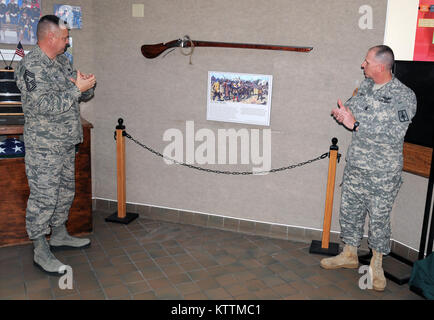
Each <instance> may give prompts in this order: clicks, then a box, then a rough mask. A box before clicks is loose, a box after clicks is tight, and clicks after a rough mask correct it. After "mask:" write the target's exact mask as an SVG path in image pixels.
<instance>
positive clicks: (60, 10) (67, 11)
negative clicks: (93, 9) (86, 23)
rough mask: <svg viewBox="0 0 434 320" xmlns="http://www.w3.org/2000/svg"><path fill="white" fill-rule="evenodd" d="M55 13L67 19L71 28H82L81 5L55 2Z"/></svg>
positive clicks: (64, 19)
mask: <svg viewBox="0 0 434 320" xmlns="http://www.w3.org/2000/svg"><path fill="white" fill-rule="evenodd" d="M54 15H55V16H57V17H59V18H60V19H62V20H63V21H66V23H67V24H68V26H69V28H71V29H81V7H75V6H69V5H65V4H55V5H54Z"/></svg>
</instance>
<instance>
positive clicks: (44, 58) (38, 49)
mask: <svg viewBox="0 0 434 320" xmlns="http://www.w3.org/2000/svg"><path fill="white" fill-rule="evenodd" d="M35 51H36V53H37V54H38V55H39V56H40V57H41V62H42V63H44V64H46V65H47V66H52V65H53V64H54V63H55V61H57V57H56V58H54V59H53V60H51V59H50V58H49V57H48V56H47V54H46V53H45V52H44V51H43V50H42V49H41V47H40V46H39V45H36V47H35Z"/></svg>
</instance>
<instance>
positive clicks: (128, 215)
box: [105, 212, 139, 224]
mask: <svg viewBox="0 0 434 320" xmlns="http://www.w3.org/2000/svg"><path fill="white" fill-rule="evenodd" d="M138 216H139V215H138V214H137V213H131V212H127V213H126V215H125V218H119V217H118V213H117V212H115V213H113V214H111V215H109V216H108V217H107V218H105V221H107V222H115V223H122V224H129V223H130V222H131V221H133V220H134V219H136V218H137V217H138Z"/></svg>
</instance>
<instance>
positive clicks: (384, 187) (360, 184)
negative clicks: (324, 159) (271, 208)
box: [321, 46, 416, 291]
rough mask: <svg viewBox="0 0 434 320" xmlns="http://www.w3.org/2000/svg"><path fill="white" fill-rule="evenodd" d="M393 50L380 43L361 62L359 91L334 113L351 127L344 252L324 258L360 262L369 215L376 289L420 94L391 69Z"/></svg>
mask: <svg viewBox="0 0 434 320" xmlns="http://www.w3.org/2000/svg"><path fill="white" fill-rule="evenodd" d="M393 63H394V55H393V51H392V50H391V49H390V48H389V47H387V46H376V47H373V48H371V49H370V50H369V51H368V54H367V56H366V58H365V61H364V62H363V63H362V69H363V70H364V74H365V79H364V81H363V82H362V83H361V84H360V87H359V88H358V90H357V93H356V94H355V95H354V96H353V97H352V98H350V99H349V100H348V101H347V102H346V103H345V106H344V105H342V102H341V101H340V100H339V101H338V105H339V107H338V108H336V109H334V110H333V111H332V115H333V116H334V117H335V118H336V120H337V121H338V122H339V123H343V125H344V126H345V127H347V128H348V129H350V130H352V131H353V133H352V140H351V144H350V146H349V149H348V152H347V159H346V160H347V163H346V166H345V170H344V177H343V185H342V199H341V208H340V217H339V222H340V226H341V237H342V240H343V242H344V243H345V247H344V250H343V252H342V253H341V254H340V255H338V256H336V257H333V258H327V259H323V260H322V261H321V266H322V267H323V268H326V269H335V268H342V267H343V268H357V267H358V257H357V247H358V246H359V245H360V242H361V240H362V238H363V228H364V225H365V218H366V214H368V216H369V231H368V245H369V247H370V248H371V249H372V251H373V257H372V259H371V263H370V269H369V270H370V275H371V280H372V284H373V288H374V290H377V291H383V290H384V288H385V286H386V279H385V277H384V271H383V269H382V256H383V255H385V254H389V252H390V235H391V227H390V212H391V210H392V206H393V203H394V201H395V198H396V195H397V193H398V190H399V188H400V186H401V173H402V166H403V155H402V149H403V143H404V136H405V134H406V131H407V128H408V126H409V124H410V122H411V119H412V118H413V116H414V115H415V113H416V96H415V94H414V92H413V91H412V90H411V89H409V88H408V87H406V86H405V85H404V84H402V83H401V82H400V81H399V80H398V79H397V78H395V76H394V75H393V74H392V72H391V68H392V66H393Z"/></svg>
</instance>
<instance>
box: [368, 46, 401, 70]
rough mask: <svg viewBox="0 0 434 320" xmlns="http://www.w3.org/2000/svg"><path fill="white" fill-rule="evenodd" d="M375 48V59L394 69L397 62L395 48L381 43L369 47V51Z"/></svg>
mask: <svg viewBox="0 0 434 320" xmlns="http://www.w3.org/2000/svg"><path fill="white" fill-rule="evenodd" d="M371 50H375V59H376V60H377V61H379V62H380V63H382V64H384V66H385V67H386V69H387V70H392V68H393V64H394V63H395V55H394V54H393V50H392V49H391V48H390V47H389V46H386V45H379V46H375V47H372V48H370V49H369V51H371Z"/></svg>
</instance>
